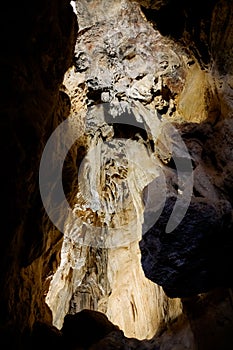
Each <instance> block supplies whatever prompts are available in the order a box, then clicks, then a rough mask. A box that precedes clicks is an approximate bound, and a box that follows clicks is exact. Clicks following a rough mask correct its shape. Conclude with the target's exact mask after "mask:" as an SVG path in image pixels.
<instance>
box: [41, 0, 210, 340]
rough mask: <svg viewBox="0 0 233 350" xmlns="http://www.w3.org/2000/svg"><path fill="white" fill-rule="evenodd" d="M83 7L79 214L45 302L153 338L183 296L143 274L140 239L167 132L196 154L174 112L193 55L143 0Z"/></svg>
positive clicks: (157, 192)
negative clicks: (157, 26)
mask: <svg viewBox="0 0 233 350" xmlns="http://www.w3.org/2000/svg"><path fill="white" fill-rule="evenodd" d="M76 11H77V16H78V22H79V33H78V38H77V42H76V49H75V57H74V66H73V68H72V69H70V70H69V71H68V72H67V74H66V76H65V79H64V85H65V87H66V90H65V91H66V93H67V94H68V95H69V96H70V97H71V115H72V117H71V118H70V127H71V129H72V128H78V129H79V130H80V132H79V135H80V137H79V138H78V139H77V140H76V142H75V145H74V146H73V147H72V149H71V151H70V153H69V155H68V158H67V159H69V157H70V159H72V160H74V161H73V163H75V164H74V167H75V169H76V170H74V174H75V176H73V183H72V195H71V196H70V198H69V203H70V206H71V208H72V212H73V215H74V216H75V218H76V219H75V222H73V221H69V219H67V223H66V225H65V232H64V241H63V247H62V251H61V263H60V266H59V268H58V270H57V271H56V273H55V274H54V276H51V277H52V280H51V282H50V287H49V291H48V294H47V297H46V302H47V304H48V305H49V307H50V309H51V310H52V313H53V324H54V325H55V326H57V327H58V328H61V327H62V324H63V319H64V316H65V315H66V314H67V313H71V314H74V313H77V312H79V311H81V310H82V309H91V310H97V311H101V312H103V313H105V314H106V315H107V316H108V317H109V320H110V321H112V322H113V323H114V324H117V325H118V326H119V327H120V328H121V329H122V330H124V332H125V334H126V336H131V337H132V336H133V337H137V338H138V339H143V338H151V337H152V336H153V335H154V334H155V333H156V331H157V330H158V329H159V327H160V325H161V324H164V322H165V323H166V322H169V321H171V320H173V319H175V318H177V317H178V316H179V315H181V314H182V307H181V301H180V300H179V299H169V298H168V297H167V296H166V295H165V294H164V292H163V291H162V289H161V287H159V286H158V285H156V284H153V283H151V282H150V281H149V280H148V279H146V278H145V276H144V272H143V270H142V267H141V263H140V259H141V258H140V250H139V244H138V243H139V241H140V240H141V237H142V234H143V233H145V232H146V231H147V230H148V229H149V228H150V227H151V226H152V225H153V223H154V222H155V221H156V220H155V218H153V217H152V221H151V213H152V212H155V211H156V210H157V211H161V210H162V208H163V205H164V203H165V200H166V186H167V185H166V177H165V175H164V173H163V163H162V160H161V158H162V157H163V156H162V153H163V150H162V149H163V141H162V139H161V137H162V134H163V130H165V129H167V130H170V132H171V133H173V134H174V135H173V136H174V137H175V141H174V144H173V143H172V142H170V152H172V150H173V149H176V150H175V152H176V154H177V156H179V157H181V158H183V159H184V160H186V158H189V155H188V153H187V150H186V146H185V144H184V143H183V142H182V139H181V138H179V135H178V134H177V135H176V134H175V132H176V131H175V128H174V130H173V129H172V125H171V124H170V120H171V119H174V120H176V119H177V118H179V117H180V114H179V112H178V103H179V101H178V97H179V96H180V94H181V92H182V91H183V87H184V84H185V78H186V76H187V71H188V69H189V67H190V65H192V63H190V61H189V58H188V56H187V54H186V53H185V52H184V51H182V50H181V49H179V48H178V47H175V46H174V43H172V42H171V41H170V40H169V39H165V38H163V37H162V36H161V35H160V33H159V32H158V31H156V30H154V29H153V27H152V26H151V25H150V24H149V23H148V22H147V21H146V19H145V17H144V15H143V14H142V12H141V10H140V7H139V6H138V4H136V3H131V2H129V1H114V2H111V1H100V2H96V1H91V2H87V1H79V2H78V3H77V4H76ZM203 113H204V112H203ZM61 137H62V136H61ZM169 138H170V136H169ZM159 139H161V142H160V144H159V142H158V140H159ZM158 150H160V154H159V153H158ZM170 158H171V154H170V156H169V155H166V160H164V159H163V161H164V162H165V163H166V162H169V161H170ZM67 162H69V160H67ZM190 162H191V160H190ZM190 176H191V174H190V173H189V174H188V177H190ZM188 177H186V178H185V176H183V177H182V176H181V178H182V180H183V181H186V182H187V180H188ZM190 178H191V177H190ZM180 185H181V183H180ZM183 186H184V183H183ZM144 189H146V191H147V193H144V194H143V190H144ZM172 191H173V192H174V193H177V189H173V190H172ZM153 198H155V199H156V200H154V199H153Z"/></svg>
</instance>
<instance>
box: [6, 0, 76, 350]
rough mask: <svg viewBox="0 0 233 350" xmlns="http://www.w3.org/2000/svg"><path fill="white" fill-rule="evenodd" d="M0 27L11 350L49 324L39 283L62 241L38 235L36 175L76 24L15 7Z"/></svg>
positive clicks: (55, 10) (65, 6)
mask: <svg viewBox="0 0 233 350" xmlns="http://www.w3.org/2000/svg"><path fill="white" fill-rule="evenodd" d="M0 22H1V34H0V43H1V81H2V84H1V94H0V113H1V122H0V123H1V161H2V168H1V183H2V202H3V203H4V204H3V206H2V218H3V219H2V234H1V238H0V242H1V249H2V254H1V257H0V259H1V275H0V281H1V291H0V300H1V302H0V307H1V312H0V315H1V316H0V317H1V321H0V322H1V323H0V328H1V333H3V334H6V337H7V340H6V339H5V337H4V335H1V342H3V343H4V341H6V344H8V346H7V347H8V348H11V349H12V348H14V346H13V343H14V342H15V348H18V347H19V343H18V342H19V339H18V336H20V335H21V334H22V332H23V330H24V329H28V328H30V327H32V326H33V324H34V323H35V322H36V321H38V320H41V321H42V320H47V321H48V320H50V319H51V313H50V311H49V309H48V307H47V305H46V304H45V297H44V292H45V290H44V288H45V285H44V283H45V279H46V277H47V276H48V275H49V274H50V273H51V271H52V270H53V269H54V268H56V267H55V264H54V260H55V259H54V257H55V256H56V255H59V249H60V246H61V245H60V243H61V242H60V243H59V241H60V240H61V238H62V236H61V233H59V232H58V231H57V230H55V229H54V228H52V227H51V226H52V225H51V223H48V224H47V227H46V229H45V230H43V228H42V227H43V223H42V208H43V206H42V203H41V200H40V194H39V185H38V171H39V162H40V158H41V154H42V151H43V148H44V145H45V143H46V141H47V138H48V136H49V135H50V133H51V131H52V130H53V128H54V127H56V125H57V124H58V123H59V122H60V121H61V120H62V119H63V118H64V117H65V116H67V115H68V113H69V109H68V107H67V100H69V98H68V96H67V95H66V94H65V93H63V92H60V91H59V90H60V87H61V84H62V80H63V76H64V73H65V71H66V70H67V69H68V67H70V65H71V64H72V58H73V49H74V43H75V37H76V33H77V21H76V17H75V16H74V14H73V11H72V7H71V6H70V4H69V1H50V2H49V4H48V3H47V2H46V1H35V2H33V6H32V4H31V3H30V2H28V1H22V2H16V1H12V2H10V3H5V4H4V8H3V9H2V11H1V20H0ZM48 229H49V230H48ZM8 333H9V334H10V336H7V334H8ZM11 334H12V336H11ZM4 344H5V343H4ZM4 346H6V345H4ZM1 347H2V346H1Z"/></svg>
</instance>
